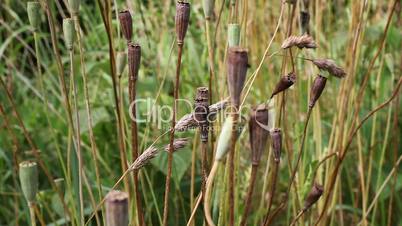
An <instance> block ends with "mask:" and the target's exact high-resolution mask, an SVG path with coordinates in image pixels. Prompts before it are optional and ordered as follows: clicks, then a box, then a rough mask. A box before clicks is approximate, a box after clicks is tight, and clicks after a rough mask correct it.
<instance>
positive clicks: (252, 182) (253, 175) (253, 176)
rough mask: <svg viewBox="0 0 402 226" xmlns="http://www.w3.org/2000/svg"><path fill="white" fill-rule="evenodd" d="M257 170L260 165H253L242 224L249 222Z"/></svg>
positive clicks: (242, 225) (241, 225) (243, 225)
mask: <svg viewBox="0 0 402 226" xmlns="http://www.w3.org/2000/svg"><path fill="white" fill-rule="evenodd" d="M257 172H258V165H253V166H252V167H251V177H250V181H249V185H248V191H247V195H246V199H245V208H244V212H243V217H242V220H241V223H240V226H245V225H246V223H247V218H248V214H249V212H250V209H251V201H252V197H253V190H254V185H255V179H256V177H257Z"/></svg>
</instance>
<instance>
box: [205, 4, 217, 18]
mask: <svg viewBox="0 0 402 226" xmlns="http://www.w3.org/2000/svg"><path fill="white" fill-rule="evenodd" d="M203 3H204V15H205V19H207V20H209V19H211V17H212V16H213V14H214V6H215V0H203Z"/></svg>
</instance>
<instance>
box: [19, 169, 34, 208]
mask: <svg viewBox="0 0 402 226" xmlns="http://www.w3.org/2000/svg"><path fill="white" fill-rule="evenodd" d="M19 169H20V183H21V189H22V193H23V194H24V196H25V199H26V200H27V201H28V202H34V201H35V197H36V193H37V192H38V166H37V164H36V162H32V161H24V162H21V163H20V167H19Z"/></svg>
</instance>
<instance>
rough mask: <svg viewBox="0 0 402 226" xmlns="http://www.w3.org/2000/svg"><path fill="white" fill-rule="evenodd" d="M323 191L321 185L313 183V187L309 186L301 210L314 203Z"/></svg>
mask: <svg viewBox="0 0 402 226" xmlns="http://www.w3.org/2000/svg"><path fill="white" fill-rule="evenodd" d="M323 192H324V188H323V187H322V186H321V185H319V184H317V183H314V185H313V187H312V188H311V191H310V192H309V193H308V195H307V198H306V200H305V201H304V207H303V210H304V211H306V210H308V209H309V208H310V207H311V206H312V205H314V203H316V202H317V201H318V199H320V197H321V195H322V193H323Z"/></svg>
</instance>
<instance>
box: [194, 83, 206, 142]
mask: <svg viewBox="0 0 402 226" xmlns="http://www.w3.org/2000/svg"><path fill="white" fill-rule="evenodd" d="M208 93H209V92H208V88H207V87H199V88H197V95H196V97H195V104H194V120H195V121H196V122H197V124H198V125H199V127H200V130H201V141H202V142H207V141H208V124H209V123H208V114H209V104H208Z"/></svg>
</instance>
